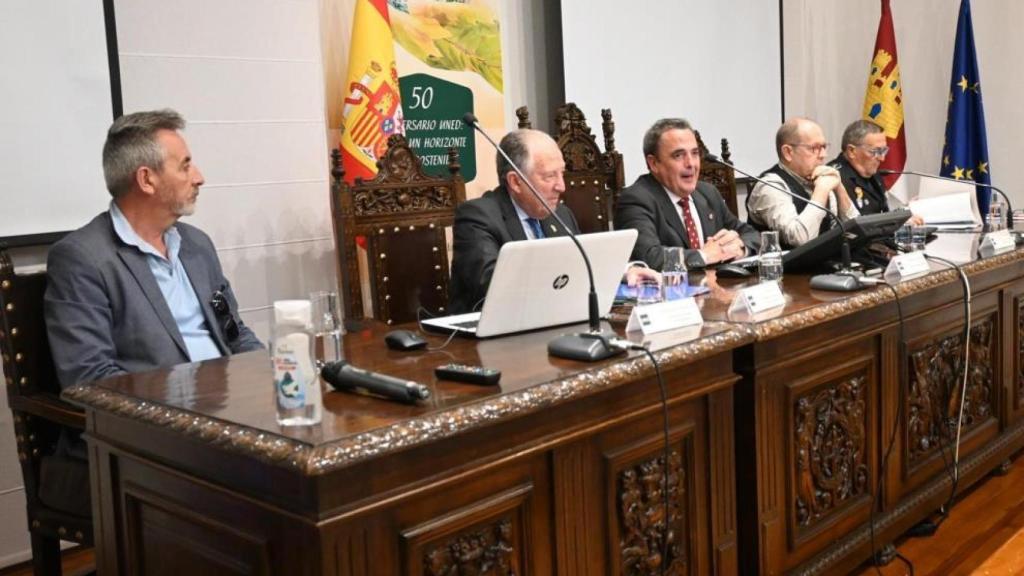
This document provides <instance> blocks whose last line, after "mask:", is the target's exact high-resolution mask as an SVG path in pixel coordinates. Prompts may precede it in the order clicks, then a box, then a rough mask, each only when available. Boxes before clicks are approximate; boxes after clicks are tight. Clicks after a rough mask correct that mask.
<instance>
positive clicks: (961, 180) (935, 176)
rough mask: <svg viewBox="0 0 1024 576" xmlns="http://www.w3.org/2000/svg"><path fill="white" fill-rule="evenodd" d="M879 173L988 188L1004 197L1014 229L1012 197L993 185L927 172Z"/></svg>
mask: <svg viewBox="0 0 1024 576" xmlns="http://www.w3.org/2000/svg"><path fill="white" fill-rule="evenodd" d="M878 173H879V174H881V175H882V176H888V175H890V174H910V175H911V176H920V177H921V178H931V179H933V180H945V181H947V182H959V183H961V184H970V185H972V186H981V187H982V188H988V189H990V190H993V191H995V192H998V193H999V195H1000V196H1002V197H1003V201H1005V202H1006V228H1007V230H1012V229H1013V208H1012V207H1011V206H1010V197H1009V196H1007V195H1006V192H1003V191H1002V190H1001V189H999V188H997V187H995V186H993V185H992V184H985V183H984V182H977V181H975V180H964V179H960V180H957V179H956V178H950V177H949V176H939V175H938V174H927V173H925V172H915V171H913V170H879V171H878ZM984 217H985V218H986V219H987V218H988V215H987V214H985V215H984Z"/></svg>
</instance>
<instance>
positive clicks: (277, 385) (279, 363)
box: [274, 342, 306, 410]
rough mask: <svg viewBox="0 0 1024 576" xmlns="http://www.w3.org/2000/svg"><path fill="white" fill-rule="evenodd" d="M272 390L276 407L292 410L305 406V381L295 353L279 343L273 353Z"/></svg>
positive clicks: (285, 344) (289, 347)
mask: <svg viewBox="0 0 1024 576" xmlns="http://www.w3.org/2000/svg"><path fill="white" fill-rule="evenodd" d="M274 389H275V390H276V391H277V405H278V406H280V407H281V408H284V409H288V410H293V409H296V408H302V407H303V406H305V405H306V379H305V375H304V374H303V373H302V368H301V367H300V366H299V361H298V358H297V355H296V351H295V350H294V349H292V347H291V346H288V345H287V343H284V342H282V343H280V344H278V345H277V347H276V349H275V351H274Z"/></svg>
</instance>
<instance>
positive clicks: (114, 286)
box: [45, 212, 263, 387]
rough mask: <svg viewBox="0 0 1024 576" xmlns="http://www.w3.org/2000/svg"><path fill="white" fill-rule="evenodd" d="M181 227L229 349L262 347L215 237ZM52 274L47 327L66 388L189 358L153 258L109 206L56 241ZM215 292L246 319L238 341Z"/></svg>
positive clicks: (185, 257) (222, 344)
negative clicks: (120, 227)
mask: <svg viewBox="0 0 1024 576" xmlns="http://www.w3.org/2000/svg"><path fill="white" fill-rule="evenodd" d="M176 226H177V228H178V232H179V233H180V234H181V249H180V251H179V253H178V255H179V258H180V259H181V263H182V265H183V266H184V267H185V271H186V272H188V277H189V280H191V282H192V287H193V288H194V289H195V291H196V296H197V297H198V298H199V303H200V305H201V306H202V309H203V317H204V318H205V319H206V327H207V329H209V330H210V335H211V336H212V337H213V340H214V342H216V344H217V347H218V348H219V349H220V351H221V353H222V354H225V355H227V354H234V353H238V352H245V351H249V350H255V349H258V348H262V346H263V345H262V344H261V343H260V341H259V340H258V339H257V338H256V335H255V334H253V333H252V331H251V330H250V329H249V328H248V327H246V326H245V325H244V324H243V323H242V321H241V318H239V317H238V303H237V302H236V301H235V296H234V293H232V291H231V285H230V284H229V283H228V281H227V279H226V278H224V273H223V272H222V271H221V267H220V261H219V260H218V259H217V252H216V250H215V249H214V247H213V243H212V242H211V241H210V238H209V237H208V236H207V235H206V234H204V233H203V232H202V231H200V230H199V229H198V228H195V227H194V226H189V225H188V224H183V223H181V222H179V223H177V224H176ZM47 274H48V276H49V281H48V284H47V288H46V296H45V310H46V312H45V313H46V329H47V334H48V336H49V339H50V349H51V350H52V352H53V360H54V363H55V365H56V367H57V375H58V377H59V378H60V382H61V386H64V387H67V386H71V385H74V384H77V383H80V382H88V381H92V380H96V379H98V378H103V377H105V376H111V375H113V374H119V373H124V372H139V371H143V370H150V369H154V368H165V367H169V366H173V365H175V364H182V363H186V362H189V357H188V351H187V349H186V348H185V341H184V340H183V339H182V337H181V333H180V332H179V331H178V326H177V324H176V323H175V321H174V317H173V316H172V315H171V310H170V308H168V306H167V301H166V300H165V299H164V297H163V293H162V292H160V288H159V286H158V285H157V283H156V279H155V278H154V277H153V273H152V272H151V271H150V269H149V264H148V263H147V262H146V256H145V255H143V254H142V253H141V252H139V250H138V249H137V248H135V247H134V246H128V245H127V244H124V243H123V242H121V239H120V238H119V237H118V236H117V233H116V232H114V227H113V223H112V221H111V218H110V213H109V212H104V213H102V214H100V215H99V216H96V218H94V219H93V220H92V221H91V222H89V223H88V224H86V225H85V226H83V227H82V228H79V229H78V230H76V231H74V232H72V233H71V234H68V235H67V236H66V237H64V238H63V239H62V240H61V241H60V242H58V243H56V244H54V246H53V247H52V248H51V249H50V254H49V258H48V260H47ZM215 290H221V291H222V292H223V293H224V295H225V297H226V299H227V301H228V306H229V307H230V311H231V314H232V315H233V316H234V318H235V321H236V322H237V323H238V328H239V335H238V338H236V339H234V340H232V341H228V339H227V336H226V335H225V334H224V333H223V329H222V328H221V323H220V322H219V321H218V320H217V317H216V315H215V314H214V312H213V310H212V309H211V308H210V299H211V297H212V295H213V292H214V291H215Z"/></svg>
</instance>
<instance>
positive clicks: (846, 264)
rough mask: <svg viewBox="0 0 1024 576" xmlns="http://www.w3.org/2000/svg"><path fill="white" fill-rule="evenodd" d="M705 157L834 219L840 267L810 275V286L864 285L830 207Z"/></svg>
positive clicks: (854, 287) (846, 287) (841, 287)
mask: <svg viewBox="0 0 1024 576" xmlns="http://www.w3.org/2000/svg"><path fill="white" fill-rule="evenodd" d="M706 158H707V159H708V160H711V161H712V162H718V163H720V164H725V165H726V166H728V167H729V168H732V169H733V170H735V171H737V172H739V173H740V174H743V175H744V176H746V177H748V178H750V179H752V180H756V181H758V182H760V183H761V184H764V185H765V186H768V187H769V188H773V189H775V190H778V191H779V192H782V193H783V194H786V195H787V196H790V197H792V198H796V199H798V200H803V201H804V202H806V203H807V205H808V206H814V207H815V208H818V209H820V210H822V211H823V212H825V213H826V214H828V215H829V216H831V217H832V220H833V221H835V223H836V226H838V227H839V232H840V235H839V237H840V239H841V241H842V244H841V248H840V255H841V257H842V259H843V262H842V268H841V269H840V270H839V271H838V272H836V273H835V274H818V275H816V276H811V288H815V289H818V290H833V291H839V292H851V291H853V290H859V289H861V288H864V286H861V284H860V282H858V281H857V280H858V278H859V277H860V275H859V274H858V273H857V272H855V271H854V270H853V263H852V258H851V257H850V238H849V236H847V234H846V226H844V225H843V221H842V220H841V219H840V218H839V215H838V214H836V213H835V212H834V211H833V210H832V209H830V208H828V207H826V206H822V205H820V204H817V203H815V202H811V199H810V198H804V197H803V196H800V195H798V194H795V193H794V192H792V191H790V190H787V189H786V188H784V187H782V186H779V185H778V184H775V183H773V182H769V181H767V180H765V179H764V178H761V177H759V176H754V175H753V174H751V173H750V172H744V171H743V170H740V169H739V168H737V167H736V165H735V164H732V163H731V162H726V161H725V160H722V159H721V158H719V157H718V156H715V155H714V154H708V155H707V156H706ZM748 217H749V216H748ZM851 279H853V280H854V281H853V282H851Z"/></svg>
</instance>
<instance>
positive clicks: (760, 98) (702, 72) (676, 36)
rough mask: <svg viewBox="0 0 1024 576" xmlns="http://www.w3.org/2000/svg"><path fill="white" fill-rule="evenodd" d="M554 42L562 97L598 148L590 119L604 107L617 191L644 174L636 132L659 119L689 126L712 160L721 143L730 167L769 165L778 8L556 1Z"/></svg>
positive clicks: (729, 0) (775, 108) (679, 1)
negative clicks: (558, 48)
mask: <svg viewBox="0 0 1024 576" xmlns="http://www.w3.org/2000/svg"><path fill="white" fill-rule="evenodd" d="M562 42H563V51H564V59H565V64H564V65H565V99H566V101H567V102H575V103H576V104H577V105H578V106H579V107H580V109H581V110H582V111H583V114H584V115H586V117H587V123H588V124H589V125H590V127H591V129H592V130H593V132H594V134H595V136H597V138H598V142H599V143H601V142H602V140H601V115H600V111H601V109H602V108H610V109H611V111H612V115H613V119H614V121H615V146H616V148H617V149H618V150H619V151H620V152H622V155H623V161H624V164H625V172H626V184H627V185H629V184H631V183H632V182H633V181H634V180H635V179H636V177H637V176H639V175H640V174H643V173H644V172H646V171H647V168H646V164H645V162H644V158H643V153H642V140H643V134H644V131H646V130H647V128H648V127H650V125H651V124H652V123H653V122H654V121H655V120H657V119H658V118H662V117H668V116H672V117H683V118H686V119H687V120H689V121H690V122H691V123H692V124H693V125H694V127H695V128H696V129H697V130H699V131H700V134H701V138H702V139H703V140H704V143H705V144H706V145H707V146H708V148H709V149H710V151H711V152H712V153H713V154H718V153H719V151H720V143H721V139H722V138H723V137H725V138H728V139H729V148H730V150H731V151H732V161H733V163H735V164H736V165H737V166H738V167H739V168H742V169H745V170H747V171H752V172H755V173H760V171H762V170H764V169H766V168H768V167H770V166H771V165H772V164H774V163H775V144H774V142H775V131H776V129H777V128H778V127H779V124H780V123H781V120H782V71H781V59H780V47H779V3H778V2H775V1H772V0H700V1H694V0H643V1H642V2H623V1H612V0H562ZM737 177H740V175H738V174H737Z"/></svg>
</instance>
